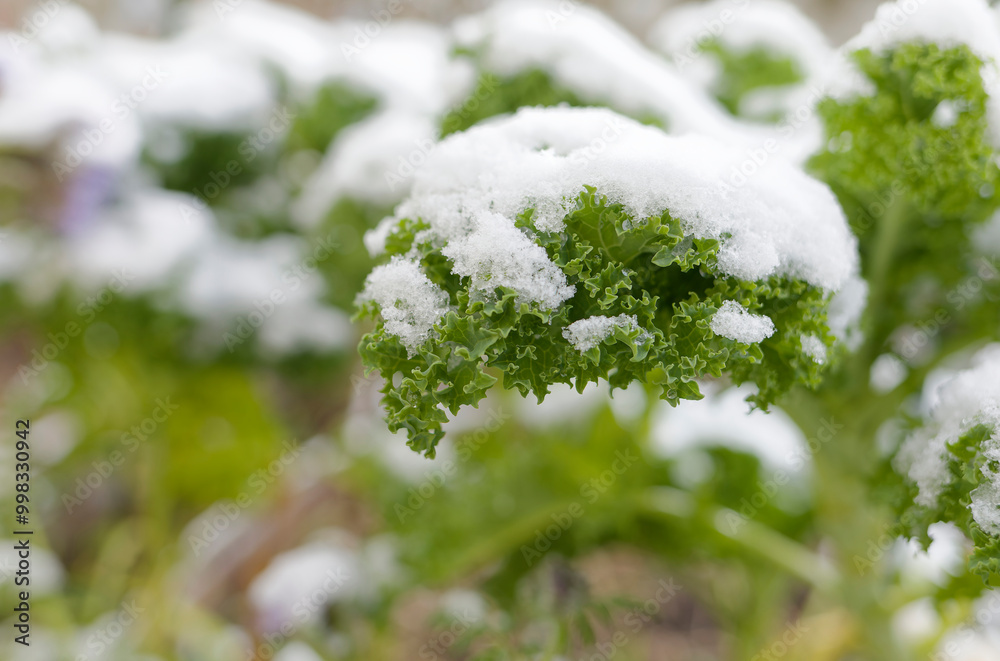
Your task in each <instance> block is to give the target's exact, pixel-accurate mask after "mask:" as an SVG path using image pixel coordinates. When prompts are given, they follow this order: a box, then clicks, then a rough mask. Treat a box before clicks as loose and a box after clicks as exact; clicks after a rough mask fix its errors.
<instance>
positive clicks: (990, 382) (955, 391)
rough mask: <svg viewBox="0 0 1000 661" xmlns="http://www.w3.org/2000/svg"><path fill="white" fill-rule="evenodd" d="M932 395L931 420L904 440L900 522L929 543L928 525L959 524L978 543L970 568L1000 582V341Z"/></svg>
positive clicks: (897, 460) (897, 462) (899, 461)
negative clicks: (905, 484) (903, 481)
mask: <svg viewBox="0 0 1000 661" xmlns="http://www.w3.org/2000/svg"><path fill="white" fill-rule="evenodd" d="M974 362H975V366H974V367H972V368H970V369H967V370H964V371H961V372H958V373H956V374H954V375H952V376H951V378H950V379H949V380H948V381H946V382H945V383H944V384H943V385H941V386H940V388H939V389H938V390H937V391H936V392H932V393H929V394H930V395H931V396H932V397H931V399H932V407H931V411H930V414H929V415H928V417H927V420H926V423H925V424H923V425H921V426H919V427H918V428H917V429H915V430H913V431H912V432H911V433H910V434H909V435H908V436H907V438H906V439H905V441H904V442H903V443H902V445H901V446H900V448H899V450H898V451H897V453H896V455H895V457H894V459H893V466H894V468H895V469H896V470H897V471H899V473H900V474H901V475H903V476H904V477H905V479H906V483H907V486H908V489H907V493H906V494H905V497H904V498H903V500H902V502H903V503H904V507H903V511H902V512H901V517H900V518H901V520H902V521H904V522H908V523H909V526H908V532H910V533H911V534H913V535H915V536H917V537H918V538H920V539H922V540H924V541H925V542H927V543H929V538H928V532H927V529H928V527H929V526H930V525H931V524H933V523H935V522H937V521H949V522H952V523H955V524H957V525H958V526H959V527H960V528H961V529H962V530H963V531H964V532H965V533H966V535H968V537H969V538H970V539H972V540H973V542H974V543H975V553H974V554H973V556H972V562H971V565H972V569H973V570H974V571H975V572H977V573H979V574H981V575H982V576H983V577H984V578H985V579H987V580H990V581H991V582H992V583H993V584H994V585H995V584H997V583H998V582H1000V346H997V345H993V346H991V347H989V348H987V349H984V350H983V351H981V352H980V353H979V354H977V356H976V359H975V361H974Z"/></svg>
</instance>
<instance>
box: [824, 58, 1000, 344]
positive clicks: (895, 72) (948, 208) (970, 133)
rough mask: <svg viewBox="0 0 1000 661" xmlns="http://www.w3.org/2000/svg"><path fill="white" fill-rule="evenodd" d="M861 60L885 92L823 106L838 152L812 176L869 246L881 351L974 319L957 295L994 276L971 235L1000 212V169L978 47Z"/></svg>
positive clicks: (829, 150)
mask: <svg viewBox="0 0 1000 661" xmlns="http://www.w3.org/2000/svg"><path fill="white" fill-rule="evenodd" d="M853 58H854V60H855V62H856V64H857V66H858V67H859V69H860V70H861V71H862V73H863V74H864V75H865V76H866V77H867V78H868V79H869V80H870V81H871V82H872V83H873V85H874V88H875V93H874V94H873V95H859V96H854V97H850V98H847V99H842V100H837V99H832V98H827V99H824V100H822V101H821V102H820V104H819V106H818V111H819V114H820V116H821V117H822V119H823V122H824V125H825V127H826V143H825V147H824V149H822V150H821V151H820V152H819V153H818V154H817V155H816V156H815V157H814V158H813V159H812V161H811V163H810V166H811V168H812V170H813V171H814V173H815V174H816V175H817V176H818V177H819V178H820V179H822V180H824V181H826V182H827V183H828V184H829V185H830V186H831V188H832V189H833V190H834V192H835V193H836V194H837V196H838V198H839V200H840V202H841V205H842V206H843V207H844V211H845V213H846V215H847V217H848V218H849V220H850V221H851V225H852V227H853V229H854V230H855V232H856V233H857V234H858V236H859V238H860V250H861V253H862V263H863V265H864V272H865V273H864V274H865V276H866V277H867V278H868V279H869V280H870V281H872V282H873V283H875V286H874V287H873V291H872V300H871V304H870V306H869V307H870V309H872V310H876V311H878V314H879V317H880V318H879V320H878V323H877V324H876V326H875V327H874V329H873V332H872V333H871V334H870V340H871V342H872V344H873V345H876V344H880V343H881V342H882V341H883V340H884V339H885V338H886V337H887V336H888V334H889V333H891V332H892V331H893V330H895V329H896V328H897V327H898V326H900V325H901V324H903V323H907V322H922V321H925V320H927V319H928V318H932V317H933V316H934V315H935V314H936V313H937V312H938V311H939V310H941V309H942V308H944V309H946V310H947V311H951V312H954V311H955V310H954V308H956V307H961V308H962V309H964V310H965V313H966V314H968V313H972V312H973V311H974V309H975V307H976V306H974V305H971V303H973V302H974V301H972V300H971V297H969V296H965V295H963V294H962V293H961V292H958V291H956V287H959V286H960V285H961V284H962V283H965V282H968V281H969V280H970V279H972V278H974V277H976V271H977V270H981V268H982V265H981V264H978V263H977V262H976V260H975V259H974V258H973V257H974V256H973V255H970V251H969V249H968V246H969V236H970V230H971V229H972V228H973V227H975V226H976V225H977V224H979V223H981V222H982V221H983V220H984V219H985V218H987V217H988V216H989V215H990V213H991V212H992V211H994V210H995V209H996V207H997V204H998V198H997V196H996V186H997V183H998V170H997V165H996V163H995V162H994V151H993V149H992V147H991V146H990V141H989V139H988V136H989V133H988V131H989V127H988V126H987V119H986V114H985V113H986V100H987V95H986V92H985V91H984V89H983V82H982V78H981V75H980V69H981V67H982V62H981V61H980V60H979V58H977V57H976V56H975V55H974V54H973V53H972V52H971V51H970V50H969V49H968V48H967V47H966V46H959V47H955V48H949V49H941V48H940V47H938V46H937V45H935V44H918V43H909V44H904V45H901V46H899V47H897V48H896V49H894V50H892V51H890V52H888V53H885V54H875V53H872V52H871V51H869V50H860V51H858V52H856V53H854V54H853ZM950 110H954V114H953V116H949V115H950V114H951V113H950ZM936 113H937V115H936ZM963 255H965V256H966V257H965V258H963V257H962V256H963ZM890 292H891V294H890ZM959 299H962V300H959ZM956 301H958V302H959V303H961V305H960V306H959V305H956ZM952 321H958V319H957V315H952ZM975 332H979V331H975Z"/></svg>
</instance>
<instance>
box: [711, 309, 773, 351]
mask: <svg viewBox="0 0 1000 661" xmlns="http://www.w3.org/2000/svg"><path fill="white" fill-rule="evenodd" d="M709 327H710V328H711V329H712V332H713V333H715V334H716V335H721V336H722V337H728V338H729V339H730V340H736V341H737V342H743V343H744V344H754V343H755V342H760V341H762V340H764V339H766V338H769V337H771V336H772V335H774V322H773V321H771V318H770V317H768V316H766V315H762V314H750V313H749V312H747V310H746V309H745V308H744V307H743V306H742V305H740V304H739V303H737V302H736V301H725V302H724V303H723V304H722V307H721V308H719V311H718V312H716V313H715V314H714V315H712V322H711V323H710V324H709Z"/></svg>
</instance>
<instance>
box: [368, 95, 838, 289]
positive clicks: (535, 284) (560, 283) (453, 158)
mask: <svg viewBox="0 0 1000 661" xmlns="http://www.w3.org/2000/svg"><path fill="white" fill-rule="evenodd" d="M595 145H597V146H596V147H595ZM745 158H746V154H745V153H744V152H743V151H741V150H739V149H737V148H733V147H727V146H726V145H724V144H722V143H720V142H718V141H716V140H713V139H710V138H706V137H700V136H681V137H677V136H668V135H667V134H665V133H663V132H662V131H660V130H659V129H657V128H655V127H650V126H644V125H642V124H639V123H638V122H635V121H632V120H630V119H627V118H624V117H621V116H620V115H617V114H615V113H614V112H611V111H610V110H606V109H603V108H522V109H521V110H519V111H518V112H517V113H515V114H514V115H512V116H510V117H505V118H500V119H494V120H491V121H488V122H485V123H483V124H481V125H479V126H476V127H473V128H471V129H469V130H468V131H465V132H464V133H457V134H454V135H451V136H449V137H448V138H447V139H445V140H444V141H442V142H441V143H440V144H438V146H437V148H436V149H434V150H433V151H432V152H431V153H430V154H429V155H428V157H427V162H426V163H425V164H424V166H423V167H422V168H421V169H420V170H418V171H417V173H416V174H415V176H414V184H413V190H412V192H411V195H410V197H409V199H407V200H406V201H405V202H403V203H402V204H401V205H400V206H399V207H397V209H396V212H395V215H394V216H391V217H389V218H387V219H386V220H384V221H383V224H382V225H381V226H380V227H379V228H378V229H377V230H375V231H374V232H373V233H370V234H369V236H368V237H367V240H366V244H367V245H368V247H369V249H370V250H372V251H373V252H376V253H377V252H380V251H381V249H382V247H383V246H384V241H385V237H387V236H388V235H390V234H391V233H392V231H393V228H394V226H395V225H397V224H398V223H399V222H400V220H401V219H404V218H411V219H417V218H419V219H421V220H422V221H424V222H425V223H427V224H428V225H429V226H430V227H429V229H428V230H426V231H425V232H423V233H422V235H421V236H420V237H419V239H420V240H421V241H430V242H431V243H432V244H434V245H437V246H439V247H440V248H441V249H442V252H443V253H444V254H445V255H447V256H448V257H449V258H451V259H452V260H453V261H454V262H455V263H456V272H458V273H460V274H462V275H470V276H474V287H480V286H482V287H487V286H490V287H492V286H494V285H496V284H507V286H511V285H510V283H516V284H517V286H518V287H519V288H520V291H519V294H521V295H522V296H523V297H524V298H526V299H527V300H530V301H537V302H539V303H540V304H545V305H552V304H558V303H560V302H562V301H564V300H566V299H568V298H569V297H570V296H571V295H572V288H571V287H567V286H566V282H565V276H564V275H563V274H562V273H561V271H559V270H558V269H556V268H554V267H550V266H547V265H546V264H547V262H543V261H542V260H541V253H540V252H537V251H531V250H530V249H529V248H528V247H527V246H528V243H530V241H529V240H528V239H527V235H526V234H524V233H523V232H522V231H521V230H520V229H517V228H516V227H515V219H516V218H517V216H518V215H519V214H520V213H521V212H523V211H525V210H526V209H533V214H532V216H531V219H532V223H533V225H534V228H535V229H537V230H539V231H542V232H558V231H561V230H562V229H563V228H564V216H565V215H566V213H568V212H569V211H570V210H571V209H572V208H573V205H574V204H575V202H574V200H575V199H576V198H577V196H578V195H580V193H581V192H583V190H584V186H588V185H589V186H593V187H595V188H596V189H597V192H598V193H599V194H601V195H606V196H607V197H608V199H609V201H610V202H612V203H620V204H622V205H623V207H624V210H625V211H626V212H627V213H628V214H630V215H631V216H632V217H633V218H636V219H643V218H647V217H649V216H653V215H657V216H658V215H660V214H661V213H662V212H663V211H664V210H669V211H670V213H671V214H672V215H673V216H674V217H676V218H679V219H680V221H681V224H682V227H683V229H684V231H685V233H687V234H689V235H692V236H694V237H697V238H712V239H717V240H719V241H721V243H722V247H721V249H720V251H719V254H718V270H719V271H720V272H721V273H723V274H726V275H732V276H735V277H738V278H741V279H744V280H761V279H764V278H767V277H769V276H772V275H781V276H788V277H794V278H799V279H802V280H805V281H806V282H808V283H810V284H812V285H815V286H817V287H820V288H823V289H825V290H828V291H836V290H837V289H838V288H839V287H840V286H841V285H842V284H843V283H844V282H845V280H847V279H848V278H849V277H850V276H851V275H852V274H854V273H856V272H857V250H856V241H855V239H854V236H853V235H852V234H851V233H850V231H849V229H848V227H847V222H846V220H845V219H844V215H843V212H842V211H841V209H840V206H839V205H838V204H837V201H836V199H835V198H834V196H833V194H832V193H831V191H830V189H829V188H827V187H826V186H825V185H824V184H822V183H820V182H818V181H816V180H815V179H812V178H811V177H809V176H808V175H806V174H805V173H803V172H802V171H801V170H799V169H797V168H795V167H794V166H792V165H789V164H787V163H785V162H783V161H781V160H780V159H772V160H771V162H769V163H767V164H766V166H764V167H762V168H760V169H759V170H758V171H757V172H756V173H755V174H754V175H753V176H750V177H747V178H746V179H745V181H744V182H743V185H741V186H735V187H734V186H730V185H728V184H726V183H725V182H726V181H728V178H729V177H730V176H731V173H732V171H733V169H734V168H736V167H738V165H739V164H740V163H742V162H744V160H745ZM494 239H496V240H499V242H497V243H494V244H493V245H492V246H490V245H489V241H491V240H494ZM487 247H490V248H491V250H486V248H487ZM536 254H537V259H536V258H535V257H536ZM515 255H517V256H519V257H520V256H528V257H530V258H531V259H529V260H528V261H527V262H525V263H521V262H519V261H518V260H514V259H513V257H514V256H515ZM487 293H488V292H487Z"/></svg>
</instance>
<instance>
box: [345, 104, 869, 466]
mask: <svg viewBox="0 0 1000 661" xmlns="http://www.w3.org/2000/svg"><path fill="white" fill-rule="evenodd" d="M740 157H741V154H740V153H739V152H738V151H735V150H731V149H727V148H726V147H725V146H724V145H722V144H720V143H718V142H715V141H713V140H711V139H708V138H699V137H693V136H688V137H681V138H674V137H670V136H667V135H665V134H664V133H662V132H661V131H660V130H659V129H657V128H654V127H648V126H643V125H641V124H639V123H637V122H634V121H632V120H629V119H626V118H624V117H621V116H619V115H616V114H615V113H612V112H610V111H607V110H601V109H522V110H520V111H518V113H516V114H515V115H514V116H513V117H510V118H507V119H502V120H497V121H494V122H491V123H489V124H486V125H483V126H480V127H476V128H473V129H471V130H469V131H467V132H465V133H463V134H456V135H454V136H451V137H449V138H448V139H446V140H445V141H444V142H442V143H441V144H440V145H439V146H438V148H437V149H436V150H435V151H434V152H433V153H432V154H431V156H430V157H429V158H428V162H427V164H426V165H425V167H424V168H423V169H421V171H420V172H419V173H418V174H417V177H416V181H415V184H414V187H413V191H412V194H411V195H410V197H409V198H408V199H407V200H406V201H405V202H404V203H403V204H402V205H401V206H400V207H399V208H398V209H397V210H396V214H395V215H394V216H391V217H389V218H387V219H386V220H384V221H383V222H382V224H381V225H380V226H379V228H378V230H376V231H374V232H373V233H371V234H370V235H369V237H368V238H367V239H366V241H367V243H368V244H369V248H370V249H372V251H373V252H376V253H380V254H382V255H383V256H384V259H385V263H383V264H382V265H381V266H378V267H376V269H375V270H374V271H373V272H372V273H371V275H370V276H369V278H368V280H367V282H366V286H365V289H364V291H363V292H362V294H361V295H360V297H359V302H360V303H361V304H362V306H363V309H364V310H365V311H366V312H368V313H370V314H372V315H374V316H376V317H377V318H378V319H379V323H378V326H377V328H376V329H375V330H374V331H373V332H372V333H370V334H368V335H366V336H365V338H364V339H363V340H362V344H361V354H362V358H363V359H364V362H365V365H366V366H367V368H368V369H369V370H371V369H377V370H378V371H379V372H380V373H381V374H382V376H383V377H384V378H385V381H386V383H385V388H384V391H383V392H384V393H385V398H384V404H385V406H386V408H387V411H388V421H389V426H390V428H391V429H393V430H398V429H406V430H407V433H408V435H409V438H410V445H411V446H412V447H413V448H414V449H416V450H419V451H422V452H425V453H428V454H430V455H433V453H434V447H435V445H436V444H437V442H438V440H439V439H440V438H441V436H442V434H443V432H442V431H441V424H442V423H443V422H445V421H446V419H447V416H446V413H445V410H448V411H450V412H451V413H452V414H455V413H457V412H458V409H459V408H460V407H461V406H463V405H469V404H471V405H475V404H477V403H478V402H479V401H480V400H481V399H482V398H483V397H484V396H485V395H486V392H487V390H489V388H490V387H491V386H492V385H493V384H494V383H496V382H497V381H502V382H503V385H504V387H506V388H516V389H518V390H519V391H520V392H521V393H522V394H523V395H527V394H528V393H533V394H535V395H536V396H537V397H538V398H539V400H541V399H542V398H544V396H545V395H546V394H547V393H548V391H549V387H550V386H551V385H553V384H555V383H568V384H573V385H575V386H576V387H577V388H578V389H580V390H582V389H583V387H584V386H585V385H586V384H587V383H590V382H594V381H597V380H598V379H607V380H608V381H609V383H610V384H611V386H612V387H613V388H622V387H625V386H627V385H629V384H630V383H631V382H633V381H639V382H642V383H648V384H653V385H657V386H660V389H661V397H662V398H663V399H665V400H667V401H669V402H671V403H677V402H678V401H679V400H681V399H697V398H699V397H700V396H701V395H700V392H699V388H698V385H697V382H696V380H697V379H699V378H702V377H705V376H709V375H711V376H721V375H722V374H723V373H727V374H729V375H730V376H731V377H732V378H733V379H734V380H735V381H736V382H743V381H752V382H754V383H756V384H757V386H758V388H759V392H758V393H757V394H756V395H754V396H753V397H752V399H753V401H754V402H755V403H757V404H758V405H760V406H767V404H768V403H770V402H772V401H773V400H774V398H775V397H776V396H778V395H779V394H781V393H782V392H784V391H786V390H787V389H788V388H789V387H791V386H792V385H793V384H796V383H800V384H805V385H816V384H817V383H818V381H819V375H820V372H821V370H822V369H823V366H824V364H825V363H826V358H827V352H828V350H829V349H831V348H832V347H833V345H834V339H835V338H834V334H833V333H832V332H831V330H832V329H831V327H830V321H829V318H828V313H829V303H830V298H831V295H832V294H833V293H834V292H836V291H837V290H838V289H839V288H840V287H841V286H842V285H843V284H844V283H845V281H847V280H848V278H849V277H850V276H851V275H852V274H853V273H854V271H855V269H856V263H857V262H856V259H857V258H856V254H855V244H854V239H853V237H852V236H851V235H850V232H849V231H848V228H847V224H846V221H845V219H844V217H843V215H842V214H841V212H840V209H839V207H838V206H837V204H836V201H835V199H834V198H833V196H832V194H831V193H830V191H829V189H827V188H826V187H825V186H824V185H822V184H821V183H819V182H817V181H815V180H813V179H811V178H809V177H808V176H807V175H805V174H803V173H802V172H800V171H798V170H796V169H795V168H793V167H791V166H789V165H785V164H782V163H775V164H773V165H772V166H771V167H768V168H766V169H764V170H762V171H761V172H760V173H758V174H757V176H756V177H754V178H753V179H751V180H750V181H748V182H747V184H746V185H745V186H742V187H739V188H736V187H733V186H730V185H728V184H726V183H725V176H726V175H727V173H728V172H729V169H730V168H732V167H733V166H734V164H736V163H738V162H739V160H740ZM840 330H842V329H840Z"/></svg>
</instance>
